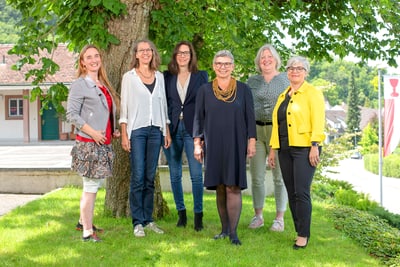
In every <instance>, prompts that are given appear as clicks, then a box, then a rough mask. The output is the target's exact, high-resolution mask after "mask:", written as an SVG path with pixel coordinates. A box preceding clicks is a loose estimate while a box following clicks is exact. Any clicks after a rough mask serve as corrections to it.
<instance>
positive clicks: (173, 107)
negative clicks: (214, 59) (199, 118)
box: [164, 71, 208, 136]
mask: <svg viewBox="0 0 400 267" xmlns="http://www.w3.org/2000/svg"><path fill="white" fill-rule="evenodd" d="M177 77H178V76H177V75H173V74H171V73H170V72H169V71H165V72H164V79H165V91H166V96H167V102H168V118H169V119H170V121H171V123H170V125H169V127H170V133H171V136H173V135H175V133H176V129H177V127H178V123H179V115H180V114H181V112H183V121H184V123H185V129H186V131H187V132H188V133H189V134H190V135H192V132H193V117H194V109H195V104H196V95H197V92H198V90H199V88H200V86H201V85H203V84H205V83H207V82H208V74H207V72H206V71H198V72H196V73H191V74H190V81H189V85H188V88H187V92H186V97H185V101H184V103H182V101H181V98H180V97H179V93H178V89H177V86H176V82H177Z"/></svg>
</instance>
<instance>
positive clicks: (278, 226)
mask: <svg viewBox="0 0 400 267" xmlns="http://www.w3.org/2000/svg"><path fill="white" fill-rule="evenodd" d="M270 230H271V231H274V232H283V231H284V230H285V223H284V222H283V220H274V221H273V223H272V226H271V228H270Z"/></svg>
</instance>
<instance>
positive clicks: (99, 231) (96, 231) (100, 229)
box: [75, 222, 104, 234]
mask: <svg viewBox="0 0 400 267" xmlns="http://www.w3.org/2000/svg"><path fill="white" fill-rule="evenodd" d="M75 229H76V231H83V225H82V224H81V223H80V222H78V223H77V224H76V227H75ZM92 229H93V232H95V233H100V234H101V233H103V232H104V229H102V228H97V227H96V226H95V225H93V227H92Z"/></svg>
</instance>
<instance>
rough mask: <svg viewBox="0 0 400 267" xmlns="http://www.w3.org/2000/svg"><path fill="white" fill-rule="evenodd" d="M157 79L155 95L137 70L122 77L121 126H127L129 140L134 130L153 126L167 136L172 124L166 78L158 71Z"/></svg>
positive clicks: (156, 73)
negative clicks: (167, 127) (168, 128)
mask: <svg viewBox="0 0 400 267" xmlns="http://www.w3.org/2000/svg"><path fill="white" fill-rule="evenodd" d="M155 79H156V84H155V86H154V90H153V93H150V91H149V89H148V88H147V87H146V86H145V85H144V84H143V82H142V80H141V79H140V77H139V75H138V74H137V73H136V71H135V69H132V70H130V71H128V72H126V73H125V74H124V76H123V77H122V84H121V111H120V119H119V124H121V123H126V124H127V127H126V130H127V134H128V138H130V136H131V132H132V130H136V129H139V128H142V127H148V126H152V125H153V126H157V127H160V130H161V131H162V133H163V135H164V136H166V135H167V129H166V126H167V124H169V123H170V122H169V119H168V107H167V99H166V96H165V83H164V76H163V74H162V73H161V72H159V71H156V72H155Z"/></svg>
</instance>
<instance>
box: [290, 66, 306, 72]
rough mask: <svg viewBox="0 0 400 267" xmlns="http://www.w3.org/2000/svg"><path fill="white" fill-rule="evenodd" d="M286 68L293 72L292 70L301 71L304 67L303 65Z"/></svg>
mask: <svg viewBox="0 0 400 267" xmlns="http://www.w3.org/2000/svg"><path fill="white" fill-rule="evenodd" d="M286 70H287V71H290V72H294V71H297V72H301V71H303V70H306V69H305V68H303V67H287V68H286Z"/></svg>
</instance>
